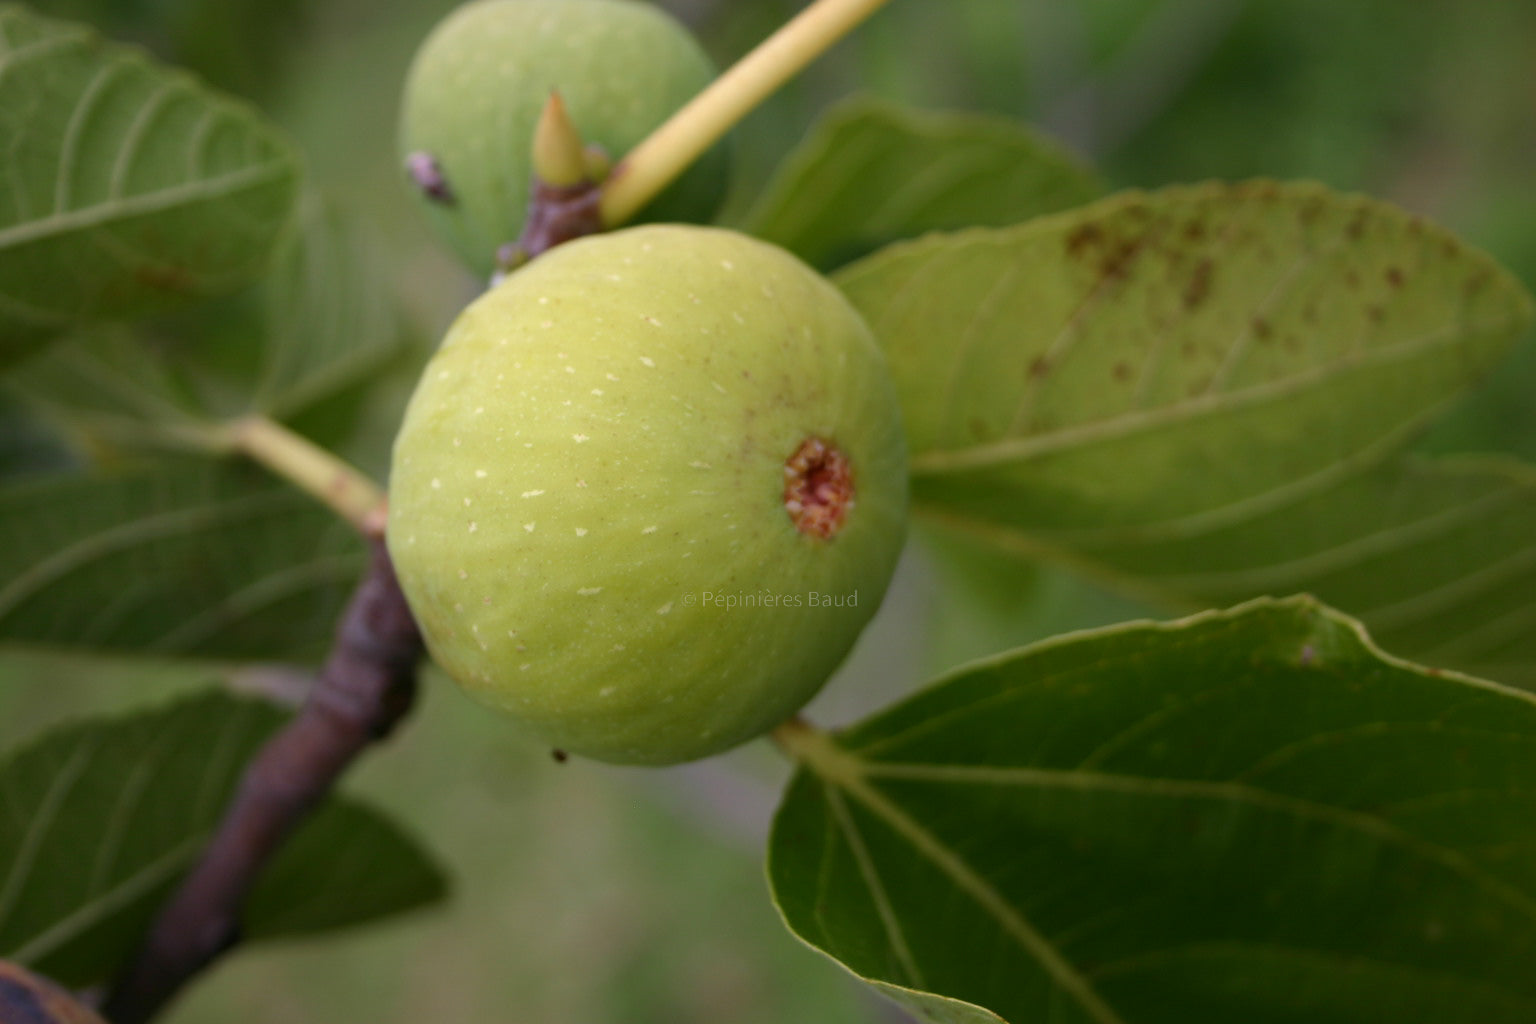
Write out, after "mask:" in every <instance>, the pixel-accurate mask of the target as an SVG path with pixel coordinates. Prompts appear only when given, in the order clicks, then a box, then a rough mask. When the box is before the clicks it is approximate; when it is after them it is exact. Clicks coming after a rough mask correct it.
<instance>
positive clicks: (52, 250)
mask: <svg viewBox="0 0 1536 1024" xmlns="http://www.w3.org/2000/svg"><path fill="white" fill-rule="evenodd" d="M0 150H3V151H4V152H5V153H6V154H7V158H6V161H5V187H4V188H3V189H0V197H3V198H0V364H3V363H7V362H10V361H13V360H14V359H15V358H17V357H18V356H20V355H22V354H25V352H27V351H29V350H30V349H32V348H34V347H36V345H37V344H38V343H39V342H40V341H41V340H44V339H46V338H47V337H49V336H51V335H53V334H56V333H58V332H60V331H63V330H65V329H68V328H71V327H75V326H77V325H80V324H82V323H89V322H91V321H95V320H99V319H103V318H114V317H121V316H126V315H130V314H135V313H140V312H144V311H147V310H152V309H159V308H165V307H169V306H172V305H175V304H178V303H183V302H186V301H188V300H191V299H197V298H202V297H205V296H208V295H211V294H217V293H220V292H225V291H229V290H231V289H233V288H235V287H237V286H239V285H241V284H244V283H246V282H248V281H250V280H252V279H253V278H254V277H255V276H257V275H258V274H259V273H260V272H261V271H262V270H263V269H264V268H265V267H266V264H267V260H268V258H269V256H270V254H271V250H272V246H273V243H274V242H275V240H276V239H277V237H278V235H279V233H280V231H281V229H282V226H283V224H284V222H285V221H286V220H287V218H288V215H289V210H290V207H291V205H292V203H293V199H294V195H295V191H296V188H297V179H298V174H299V170H298V158H297V156H296V154H295V153H294V151H293V150H292V148H291V147H290V146H289V145H288V143H287V142H286V141H285V140H283V139H282V138H281V136H279V135H278V134H277V132H276V130H275V129H274V128H273V127H272V126H270V125H269V124H268V123H267V122H266V121H265V120H264V119H263V118H262V117H261V116H260V115H259V114H257V113H256V112H255V111H254V110H252V109H251V108H249V107H247V106H245V105H244V104H241V103H238V102H236V101H233V100H231V99H228V98H226V97H223V96H221V95H218V94H216V93H213V92H211V91H209V90H208V89H206V88H205V87H204V86H202V85H201V84H199V83H197V82H196V81H194V80H193V79H192V78H190V77H189V76H187V75H186V74H184V73H182V72H179V71H175V70H171V69H168V68H164V67H161V66H160V65H158V64H156V63H155V62H153V61H152V60H150V59H149V58H148V57H147V56H145V55H144V54H143V53H141V52H140V51H138V50H136V49H132V48H128V47H123V46H117V45H114V44H111V43H107V42H105V41H103V40H102V39H100V38H99V37H98V36H97V35H96V34H95V33H94V32H93V31H91V30H90V29H88V28H85V27H83V26H78V25H74V24H71V23H69V22H63V21H55V20H52V19H48V18H43V17H40V16H38V15H36V14H33V13H32V12H30V11H28V10H26V9H25V8H22V7H18V6H14V5H9V4H8V5H5V6H3V7H0Z"/></svg>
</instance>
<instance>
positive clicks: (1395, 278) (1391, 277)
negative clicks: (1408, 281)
mask: <svg viewBox="0 0 1536 1024" xmlns="http://www.w3.org/2000/svg"><path fill="white" fill-rule="evenodd" d="M1386 276H1387V284H1389V285H1391V286H1392V287H1393V288H1401V287H1402V286H1403V272H1402V271H1401V270H1399V269H1398V268H1397V267H1388V268H1387V275H1386Z"/></svg>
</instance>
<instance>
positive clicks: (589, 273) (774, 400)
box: [388, 225, 907, 764]
mask: <svg viewBox="0 0 1536 1024" xmlns="http://www.w3.org/2000/svg"><path fill="white" fill-rule="evenodd" d="M808 441H811V442H814V443H813V444H811V445H809V446H807V442H808ZM818 445H820V446H821V447H817V446H818ZM828 447H831V448H835V449H836V451H837V453H838V457H839V458H840V459H841V460H842V462H841V463H840V465H845V466H846V468H847V470H848V471H849V472H848V478H847V481H845V482H850V483H851V487H852V491H853V493H852V500H851V502H850V503H848V504H847V505H846V507H843V508H841V510H840V511H841V512H842V513H843V515H842V517H841V518H840V519H838V518H837V517H830V518H829V517H821V518H820V519H818V520H816V521H817V522H818V523H821V524H822V525H825V523H826V522H828V521H830V520H834V519H835V520H836V523H835V528H833V529H832V530H831V531H830V533H831V535H830V536H823V534H824V533H827V532H829V531H827V530H824V529H823V530H817V529H802V528H801V526H803V525H805V523H804V522H803V521H801V522H799V524H798V525H797V518H796V516H795V515H792V512H791V509H790V508H787V507H786V500H787V499H786V496H787V495H788V494H791V493H793V494H796V495H801V496H803V495H804V494H806V493H808V492H807V488H805V487H804V486H799V485H796V486H790V485H791V484H794V483H795V481H793V480H791V481H788V482H787V481H786V463H791V462H793V463H794V464H795V465H797V466H799V465H803V461H804V453H805V452H806V451H811V452H819V451H822V450H824V449H825V448H828ZM797 455H799V456H800V459H799V461H796V457H797ZM802 483H803V481H802ZM810 490H812V491H814V490H815V488H814V487H813V488H811V489H810ZM825 490H827V491H828V492H829V493H833V494H834V495H835V496H838V497H839V500H841V496H839V495H837V489H836V488H827V489H825ZM906 512H907V473H906V451H905V447H904V442H903V439H902V431H901V423H900V415H899V412H898V408H897V402H896V397H895V391H894V387H893V385H892V382H891V379H890V376H889V372H888V370H887V369H886V366H885V362H884V358H883V356H882V355H881V353H880V351H879V349H878V347H877V346H876V344H875V342H874V339H873V337H872V336H871V335H870V332H869V329H868V328H867V327H866V326H865V324H864V322H863V320H862V319H861V318H860V317H859V315H858V313H857V312H855V311H854V309H853V308H852V307H851V306H850V305H849V304H848V302H847V301H846V300H845V299H844V298H843V297H842V295H841V294H840V293H839V292H838V291H837V290H836V289H835V288H833V287H832V285H831V284H830V283H828V282H827V281H826V280H824V279H823V278H822V277H820V275H818V274H816V273H815V272H814V271H813V270H811V269H810V268H809V267H807V266H806V265H805V264H803V263H801V262H800V261H799V260H798V259H796V258H795V257H793V256H791V255H790V254H788V253H787V252H784V251H783V250H781V249H778V248H776V247H774V246H771V245H768V244H767V243H764V242H759V241H756V240H754V239H751V238H748V237H746V236H744V235H740V234H737V233H735V232H731V231H726V230H721V229H715V228H702V227H685V226H677V225H662V226H651V227H639V228H631V229H628V230H625V231H621V232H616V233H613V234H608V235H598V236H592V237H588V238H583V239H579V240H577V241H574V242H570V243H567V244H566V245H563V246H560V247H559V248H556V249H554V250H552V251H551V252H549V253H546V254H545V255H543V256H541V257H540V258H539V259H537V260H535V261H534V262H533V263H532V264H530V265H528V266H527V267H525V268H523V269H521V270H519V271H518V272H517V273H515V274H512V275H511V276H510V277H509V278H507V279H506V280H505V281H504V282H503V283H501V284H500V285H498V286H497V287H495V288H494V289H492V290H491V291H489V292H487V293H486V294H484V295H483V296H481V297H480V298H479V299H478V300H476V301H475V302H474V303H473V304H471V305H470V306H469V307H468V308H467V309H466V310H465V311H464V312H463V313H462V314H461V315H460V317H459V318H458V320H457V321H456V322H455V323H454V324H453V326H452V327H451V328H450V329H449V331H448V334H447V337H446V338H445V340H444V341H443V344H442V347H441V348H440V349H439V351H438V352H437V354H436V355H435V356H434V357H433V359H432V360H431V362H430V363H429V364H428V365H427V367H426V370H425V372H424V373H423V375H422V378H421V382H420V384H419V385H418V387H417V390H416V393H415V395H414V396H413V397H412V399H411V402H410V406H409V408H408V410H407V412H406V415H405V419H404V421H403V423H402V426H401V429H400V433H399V435H398V437H397V439H396V442H395V449H394V463H393V468H392V475H391V491H390V517H389V529H388V543H389V550H390V554H391V555H392V557H393V558H394V562H395V567H396V571H397V573H398V575H399V578H400V583H401V586H402V588H403V590H404V592H405V595H406V598H407V600H408V601H409V603H410V606H411V609H412V612H413V613H414V614H415V616H416V619H417V622H418V623H419V625H420V626H421V629H422V632H423V634H424V636H425V637H426V641H427V646H428V648H429V649H430V651H431V653H432V655H433V657H434V658H435V659H436V661H437V662H438V664H439V665H441V666H442V668H443V669H445V670H446V671H447V673H448V674H449V675H450V676H452V677H453V678H454V679H455V680H457V681H458V682H459V683H460V684H461V685H462V686H463V687H464V689H465V690H467V691H468V692H469V693H470V694H471V695H473V696H475V697H476V698H478V699H480V700H482V701H484V702H486V703H488V704H491V705H494V706H496V707H498V708H501V709H503V710H505V711H506V712H508V713H509V714H510V715H511V716H512V717H513V719H514V720H516V721H518V722H520V723H522V725H523V726H524V727H525V729H526V730H527V731H528V732H529V733H530V734H531V735H533V736H536V737H538V738H539V739H542V740H543V741H544V742H546V743H548V744H550V745H551V746H553V747H556V748H558V749H561V750H565V751H569V752H571V753H574V754H581V755H584V756H587V757H591V758H595V759H598V760H604V761H611V762H617V763H630V764H672V763H677V762H681V761H689V760H693V759H696V758H700V757H705V756H707V755H710V754H714V753H717V752H720V751H723V750H726V749H729V748H731V747H734V746H736V745H738V744H740V743H742V742H744V741H746V740H748V739H751V738H752V737H754V736H758V735H760V734H762V733H763V732H765V731H767V730H768V729H771V728H772V727H773V726H775V725H777V724H778V723H780V722H782V721H783V720H785V719H786V718H788V717H789V716H791V715H792V714H793V713H794V712H795V711H796V710H798V709H799V708H800V707H801V706H802V705H803V704H804V703H805V702H806V701H807V700H809V699H810V698H811V697H812V696H813V695H814V694H815V693H816V691H817V690H818V689H820V688H821V686H822V684H823V683H824V682H825V681H826V679H827V678H828V677H829V676H830V675H831V674H832V672H833V670H834V669H836V667H837V666H838V664H839V663H840V662H841V661H842V660H843V658H844V657H845V656H846V654H847V653H848V651H849V649H850V648H851V647H852V646H853V643H854V641H855V639H856V638H857V637H858V634H859V632H860V631H861V630H862V629H863V627H864V625H865V624H866V622H867V621H868V620H869V618H870V617H871V616H873V614H874V613H875V610H876V609H877V608H878V606H879V604H880V601H881V598H882V597H883V596H884V592H885V589H886V585H887V583H888V582H889V580H890V576H891V573H892V571H893V570H894V568H895V564H896V560H897V556H898V555H899V553H900V550H901V546H902V541H903V538H904V535H905V529H906ZM803 518H804V517H802V520H803ZM731 599H734V600H735V603H736V606H735V607H730V606H729V605H730V604H731Z"/></svg>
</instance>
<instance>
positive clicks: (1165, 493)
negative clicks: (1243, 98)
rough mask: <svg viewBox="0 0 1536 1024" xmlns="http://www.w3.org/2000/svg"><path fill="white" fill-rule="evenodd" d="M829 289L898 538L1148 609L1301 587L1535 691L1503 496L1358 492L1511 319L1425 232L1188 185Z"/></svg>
mask: <svg viewBox="0 0 1536 1024" xmlns="http://www.w3.org/2000/svg"><path fill="white" fill-rule="evenodd" d="M839 282H840V283H841V285H842V286H843V287H844V289H845V291H846V292H847V293H848V295H849V296H850V297H851V298H852V299H853V301H854V302H855V304H856V305H858V306H859V307H860V308H861V309H862V310H863V311H864V313H865V314H866V316H868V318H869V319H870V321H871V323H872V325H873V326H874V328H875V330H876V333H877V334H878V335H879V337H880V339H881V342H882V344H883V345H884V346H885V348H886V351H887V353H888V355H889V358H890V361H891V364H892V369H893V372H894V373H895V375H896V378H897V381H898V387H899V389H900V392H901V396H902V400H903V413H904V417H905V420H906V424H907V430H908V437H909V442H910V445H911V449H912V453H913V455H912V467H913V495H914V503H915V507H916V509H917V512H918V514H919V515H920V516H923V517H925V518H926V519H928V520H929V521H931V522H934V523H936V524H939V525H941V526H944V527H946V528H949V529H952V530H958V531H961V532H962V533H964V534H966V535H969V536H970V537H972V538H973V539H976V540H980V541H983V542H985V543H987V544H990V545H992V546H993V547H995V548H998V549H1002V550H1007V551H1010V552H1012V553H1014V554H1016V555H1021V556H1026V557H1030V558H1047V559H1052V560H1056V561H1059V562H1062V563H1064V564H1068V565H1071V566H1073V567H1075V568H1078V569H1080V570H1083V571H1086V572H1088V573H1090V574H1091V575H1093V576H1094V577H1096V578H1097V579H1098V580H1099V581H1100V582H1104V583H1107V584H1109V585H1110V586H1113V587H1115V588H1116V589H1118V590H1120V591H1121V592H1124V593H1128V594H1132V595H1134V596H1137V597H1140V598H1143V599H1146V600H1150V601H1153V602H1155V603H1158V604H1162V605H1164V606H1168V607H1176V608H1186V609H1193V608H1203V607H1210V606H1211V605H1212V604H1224V603H1230V602H1232V601H1236V600H1241V599H1245V598H1247V597H1251V596H1256V595H1259V594H1283V593H1292V592H1295V591H1297V590H1302V589H1307V590H1313V591H1315V592H1317V593H1319V594H1321V595H1322V596H1324V597H1325V598H1326V599H1328V600H1330V601H1331V602H1333V603H1336V604H1337V605H1339V606H1340V607H1342V608H1343V609H1344V610H1346V611H1348V612H1350V613H1351V614H1359V615H1362V616H1364V617H1365V619H1366V621H1367V623H1368V624H1370V625H1372V626H1373V628H1375V627H1378V626H1379V627H1380V628H1381V629H1382V631H1383V636H1384V637H1385V638H1386V642H1387V643H1388V644H1389V647H1390V649H1392V650H1395V651H1400V652H1401V653H1404V654H1413V655H1415V656H1420V657H1424V658H1429V659H1432V660H1434V661H1435V662H1436V663H1442V662H1445V663H1451V664H1455V665H1458V666H1462V667H1468V666H1471V667H1476V668H1478V669H1479V670H1482V671H1485V672H1487V673H1489V674H1494V675H1497V676H1498V677H1499V678H1503V679H1506V680H1513V679H1514V678H1515V677H1516V674H1517V673H1518V672H1524V673H1526V674H1527V675H1536V673H1533V669H1536V660H1533V656H1536V646H1533V645H1536V640H1531V639H1524V638H1522V637H1521V636H1520V635H1519V633H1520V623H1522V622H1524V621H1526V619H1527V618H1528V617H1529V616H1530V615H1531V614H1532V608H1533V604H1532V601H1531V598H1530V596H1529V595H1530V594H1531V593H1532V592H1533V590H1532V588H1531V586H1530V580H1531V577H1530V576H1528V575H1523V574H1524V573H1525V572H1526V569H1527V568H1528V563H1529V559H1527V558H1526V557H1525V555H1524V552H1525V550H1526V549H1527V548H1529V547H1530V546H1531V545H1532V542H1533V540H1536V538H1526V537H1524V536H1523V534H1522V530H1521V529H1520V528H1519V527H1518V526H1516V525H1513V524H1516V523H1518V522H1520V521H1521V520H1522V517H1523V519H1524V521H1526V522H1529V521H1531V516H1530V515H1529V514H1528V512H1526V511H1524V510H1527V509H1529V507H1530V498H1529V495H1528V494H1525V492H1524V491H1523V485H1517V484H1516V483H1514V482H1513V481H1512V479H1511V478H1509V477H1508V476H1507V474H1500V473H1495V474H1494V476H1493V477H1492V478H1488V477H1484V476H1478V475H1477V474H1473V477H1476V480H1477V481H1481V482H1474V481H1473V477H1469V476H1468V475H1467V474H1466V473H1465V472H1464V471H1461V470H1446V471H1444V472H1446V473H1449V474H1450V475H1449V477H1447V478H1446V480H1447V481H1449V482H1448V483H1447V484H1445V486H1444V488H1443V489H1442V487H1441V484H1439V483H1437V482H1436V481H1437V480H1439V479H1440V477H1439V476H1438V475H1437V474H1438V473H1440V472H1441V471H1435V470H1427V469H1425V467H1423V466H1420V465H1417V464H1415V467H1414V468H1412V469H1409V468H1404V467H1402V466H1400V465H1398V464H1397V463H1392V464H1391V466H1390V467H1388V468H1379V467H1382V465H1383V463H1384V460H1391V459H1392V458H1394V456H1395V453H1396V452H1397V450H1398V449H1399V448H1400V447H1401V446H1402V445H1403V444H1404V443H1405V442H1406V440H1407V439H1408V438H1409V437H1410V436H1411V435H1412V434H1413V432H1414V431H1415V430H1417V429H1418V428H1419V427H1421V426H1422V425H1423V424H1424V423H1426V422H1427V421H1428V420H1429V419H1431V418H1432V417H1434V416H1435V415H1436V414H1437V413H1438V412H1440V411H1441V410H1442V409H1443V408H1444V407H1445V406H1446V405H1447V404H1448V403H1449V402H1452V401H1454V400H1455V399H1456V398H1457V397H1459V396H1460V395H1461V394H1462V393H1463V392H1464V391H1465V390H1466V388H1467V387H1468V386H1469V385H1470V384H1471V383H1472V382H1474V381H1475V380H1477V379H1478V377H1479V376H1480V375H1481V374H1483V373H1484V372H1485V371H1487V370H1488V369H1489V368H1490V367H1491V366H1493V365H1494V364H1495V363H1496V362H1497V361H1498V360H1499V359H1500V358H1501V357H1502V356H1503V355H1504V353H1505V352H1506V351H1507V350H1508V348H1509V346H1510V344H1511V343H1512V341H1513V340H1514V339H1515V338H1516V337H1518V336H1519V334H1520V333H1521V332H1523V331H1524V330H1525V329H1526V327H1527V326H1528V324H1529V322H1530V316H1531V304H1530V299H1529V297H1528V296H1527V294H1526V293H1525V291H1524V289H1523V288H1521V287H1520V285H1519V284H1518V283H1517V282H1516V281H1515V280H1514V279H1513V278H1512V277H1511V276H1510V275H1509V274H1507V273H1506V272H1505V271H1503V270H1502V269H1500V268H1499V267H1498V266H1497V265H1496V264H1495V263H1493V261H1492V260H1490V259H1489V258H1488V257H1487V256H1485V255H1483V254H1482V253H1480V252H1477V251H1475V250H1473V249H1470V248H1469V247H1467V246H1465V245H1463V244H1462V243H1460V242H1458V241H1457V240H1456V239H1454V238H1452V237H1451V236H1450V235H1448V234H1447V233H1445V232H1444V231H1442V230H1440V229H1438V228H1435V227H1433V226H1431V225H1429V224H1426V223H1425V222H1423V221H1422V220H1420V219H1418V218H1415V217H1412V216H1410V215H1408V214H1406V213H1404V212H1402V211H1400V210H1397V209H1395V208H1393V207H1390V206H1387V205H1386V204H1383V203H1379V202H1375V201H1373V200H1369V199H1366V198H1363V197H1358V196H1344V195H1340V194H1338V193H1334V192H1331V191H1329V190H1327V189H1325V188H1323V187H1321V186H1315V185H1306V184H1297V185H1278V184H1273V183H1266V182H1257V183H1250V184H1246V185H1204V186H1197V187H1191V188H1176V189H1169V190H1167V191H1163V192H1158V193H1153V194H1149V195H1148V194H1139V193H1132V194H1127V195H1122V196H1117V197H1114V198H1111V199H1108V200H1105V201H1103V202H1101V203H1097V204H1094V205H1092V206H1090V207H1087V208H1085V209H1083V210H1079V211H1073V212H1071V213H1067V214H1062V215H1059V216H1055V217H1051V218H1046V219H1043V220H1039V221H1035V222H1032V223H1030V224H1027V225H1023V226H1021V227H1017V228H1013V229H1006V230H1000V231H971V232H962V233H958V234H952V235H945V236H935V237H931V238H929V239H926V240H924V241H921V242H917V243H912V244H908V245H899V246H894V247H891V248H890V249H887V250H885V251H883V252H882V253H879V254H877V255H875V256H873V257H871V258H869V259H867V260H865V261H863V262H861V263H859V264H857V265H855V266H853V267H851V268H849V269H848V270H846V271H844V272H843V273H842V274H841V275H839ZM1426 473H1428V474H1429V477H1426V476H1425V474H1426ZM1517 475H1518V474H1517ZM1480 489H1490V490H1493V491H1497V492H1499V493H1500V494H1502V495H1503V497H1502V498H1500V499H1498V500H1495V499H1494V498H1491V497H1487V496H1486V495H1483V494H1482V491H1481V490H1480ZM1522 494H1524V495H1525V496H1523V497H1522V496H1521V495H1522ZM1501 502H1502V504H1501ZM1458 504H1465V505H1466V506H1467V507H1466V508H1464V509H1463V510H1462V511H1460V512H1457V511H1455V507H1456V506H1458ZM1414 523H1418V524H1419V525H1417V526H1414V525H1412V524H1414ZM1421 542H1422V543H1421ZM1431 556H1432V557H1431ZM1505 556H1511V557H1510V558H1509V562H1508V564H1505V565H1502V566H1500V565H1497V564H1496V563H1498V562H1500V561H1501V559H1503V558H1504V557H1505ZM1458 581H1464V582H1458ZM1453 596H1455V597H1459V598H1465V599H1466V603H1465V605H1461V606H1457V607H1455V608H1451V607H1449V606H1450V605H1451V604H1452V603H1453V600H1452V599H1453ZM1495 622H1497V623H1498V624H1497V625H1495V624H1494V623H1495ZM1470 630H1477V633H1476V635H1467V634H1468V632H1469V631H1470ZM1530 632H1531V631H1529V630H1527V631H1525V633H1526V634H1527V635H1528V634H1529V633H1530ZM1520 665H1523V668H1521V667H1519V666H1520Z"/></svg>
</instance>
